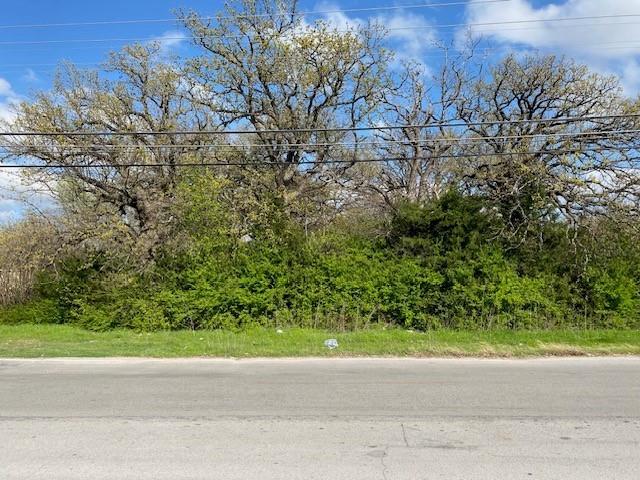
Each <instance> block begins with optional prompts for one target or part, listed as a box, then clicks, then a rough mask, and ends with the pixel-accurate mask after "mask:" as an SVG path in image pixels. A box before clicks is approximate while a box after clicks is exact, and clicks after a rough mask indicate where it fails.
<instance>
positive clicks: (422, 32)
mask: <svg viewBox="0 0 640 480" xmlns="http://www.w3.org/2000/svg"><path fill="white" fill-rule="evenodd" d="M314 10H318V11H330V12H331V13H327V14H325V15H323V20H325V21H326V22H327V23H329V24H330V25H331V26H333V27H335V28H336V29H338V30H348V29H351V28H354V29H356V28H364V27H366V26H367V25H368V23H369V21H370V22H371V23H374V24H378V25H381V26H382V27H384V28H385V29H388V34H387V38H388V39H389V42H390V43H391V47H392V48H393V49H394V51H395V53H396V59H397V60H413V61H417V62H422V61H423V56H424V54H425V52H426V51H427V50H430V49H432V48H433V47H434V44H435V42H436V40H437V36H436V33H435V32H436V30H435V29H434V28H430V27H431V23H430V22H429V21H428V20H427V19H426V18H425V17H424V16H422V15H418V14H415V13H407V12H405V11H402V10H395V11H394V13H392V14H381V15H377V16H374V17H369V18H368V19H367V18H359V17H350V16H348V15H346V14H345V13H344V12H342V11H340V7H338V6H337V5H336V4H334V3H328V2H322V3H320V4H318V5H316V7H315V8H314ZM414 27H418V28H414Z"/></svg>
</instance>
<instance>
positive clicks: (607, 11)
mask: <svg viewBox="0 0 640 480" xmlns="http://www.w3.org/2000/svg"><path fill="white" fill-rule="evenodd" d="M638 12H640V0H608V1H603V0H566V1H563V2H555V3H550V4H548V5H544V6H539V7H536V6H534V2H533V1H532V0H511V1H510V2H507V3H498V4H491V3H486V4H478V5H471V4H470V5H468V6H467V22H468V24H485V25H482V26H469V27H468V28H469V29H470V30H471V32H473V34H474V35H478V36H483V37H487V38H491V39H493V40H496V41H498V42H500V43H504V44H511V45H514V44H516V45H520V46H523V47H526V48H534V49H542V50H547V49H548V50H551V51H557V52H559V53H566V54H568V55H570V56H573V57H576V58H579V59H581V60H584V61H587V62H588V63H589V64H591V65H592V66H593V67H594V68H595V69H596V70H599V71H603V72H614V73H617V74H618V75H620V76H621V78H622V82H623V84H624V86H625V89H626V90H627V91H628V92H629V93H633V92H635V91H636V90H637V89H638V87H639V86H640V66H639V65H638V63H637V61H636V60H635V57H637V56H638V55H640V35H638V33H637V30H638V25H639V20H638V19H637V18H632V17H631V18H602V19H585V20H571V21H549V22H539V23H537V22H536V23H522V24H497V25H496V24H495V23H499V22H510V21H513V20H525V21H530V20H557V19H562V18H575V17H597V16H611V15H625V14H638ZM488 23H489V24H491V23H493V25H486V24H488ZM459 33H462V32H459Z"/></svg>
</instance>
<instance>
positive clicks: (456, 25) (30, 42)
mask: <svg viewBox="0 0 640 480" xmlns="http://www.w3.org/2000/svg"><path fill="white" fill-rule="evenodd" d="M616 18H640V13H628V14H616V15H592V16H582V17H562V18H546V19H542V18H536V19H525V20H504V21H498V22H478V23H450V24H436V25H431V24H426V25H407V26H403V27H387V28H385V30H386V31H390V32H393V31H405V30H423V29H431V30H438V29H445V28H460V27H467V28H474V27H489V26H500V25H518V24H521V25H522V24H534V23H553V22H570V21H581V20H607V19H616ZM373 23H374V24H375V23H376V22H373ZM600 24H601V25H602V23H600ZM611 25H615V23H612V24H611ZM357 26H358V25H357V24H356V25H354V27H357ZM382 26H383V27H384V25H382ZM337 31H338V32H341V33H348V32H350V31H351V30H340V29H338V30H337ZM246 36H247V35H246V34H217V35H216V34H212V35H202V36H194V35H187V36H184V35H182V36H166V37H162V38H158V37H131V38H90V39H61V40H58V39H53V40H15V41H14V40H11V41H3V42H0V46H8V45H12V46H17V45H54V44H70V43H105V42H152V41H167V40H205V39H208V38H245V37H246Z"/></svg>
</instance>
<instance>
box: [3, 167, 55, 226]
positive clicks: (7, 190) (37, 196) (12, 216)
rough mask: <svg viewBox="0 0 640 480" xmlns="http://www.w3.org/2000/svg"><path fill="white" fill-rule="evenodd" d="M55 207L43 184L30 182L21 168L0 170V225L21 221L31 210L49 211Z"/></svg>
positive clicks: (51, 196)
mask: <svg viewBox="0 0 640 480" xmlns="http://www.w3.org/2000/svg"><path fill="white" fill-rule="evenodd" d="M55 206H56V203H55V200H54V197H53V195H52V194H51V192H50V191H49V190H48V189H47V188H46V187H45V186H44V185H43V184H41V183H38V182H35V183H33V182H29V181H28V180H27V179H26V178H25V177H24V176H23V175H22V172H21V171H20V169H19V168H0V224H3V223H9V222H12V221H16V220H19V219H20V218H21V217H22V216H23V215H24V214H25V213H26V212H27V211H29V210H30V209H34V208H35V209H37V210H39V211H48V210H52V209H54V208H55Z"/></svg>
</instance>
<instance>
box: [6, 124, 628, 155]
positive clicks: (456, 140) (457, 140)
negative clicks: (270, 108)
mask: <svg viewBox="0 0 640 480" xmlns="http://www.w3.org/2000/svg"><path fill="white" fill-rule="evenodd" d="M637 133H640V129H632V130H603V131H590V132H561V133H537V134H524V135H495V136H476V137H449V138H447V137H438V138H428V139H418V140H404V139H403V140H396V139H392V140H386V139H382V140H379V141H362V142H324V143H318V142H313V143H275V144H269V143H205V144H198V143H182V144H175V143H173V144H172V143H169V144H152V145H144V144H137V145H115V144H104V143H90V144H84V145H83V144H80V145H64V144H62V145H60V144H51V145H20V144H14V145H0V148H5V149H8V148H13V149H20V148H24V149H29V148H33V149H43V148H48V149H50V150H54V149H56V150H73V149H80V150H82V149H107V150H144V149H148V150H161V149H168V150H172V149H191V150H197V149H205V148H206V149H216V148H229V149H243V148H309V149H311V148H315V147H318V148H329V147H357V146H359V147H368V146H371V147H376V146H377V147H385V146H388V145H401V146H412V145H421V146H425V145H429V144H432V143H451V144H461V143H476V142H486V141H487V140H520V139H545V138H546V139H548V138H549V137H553V138H576V137H577V138H585V137H586V138H591V137H594V140H600V139H606V138H609V137H614V136H619V135H631V134H637Z"/></svg>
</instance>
